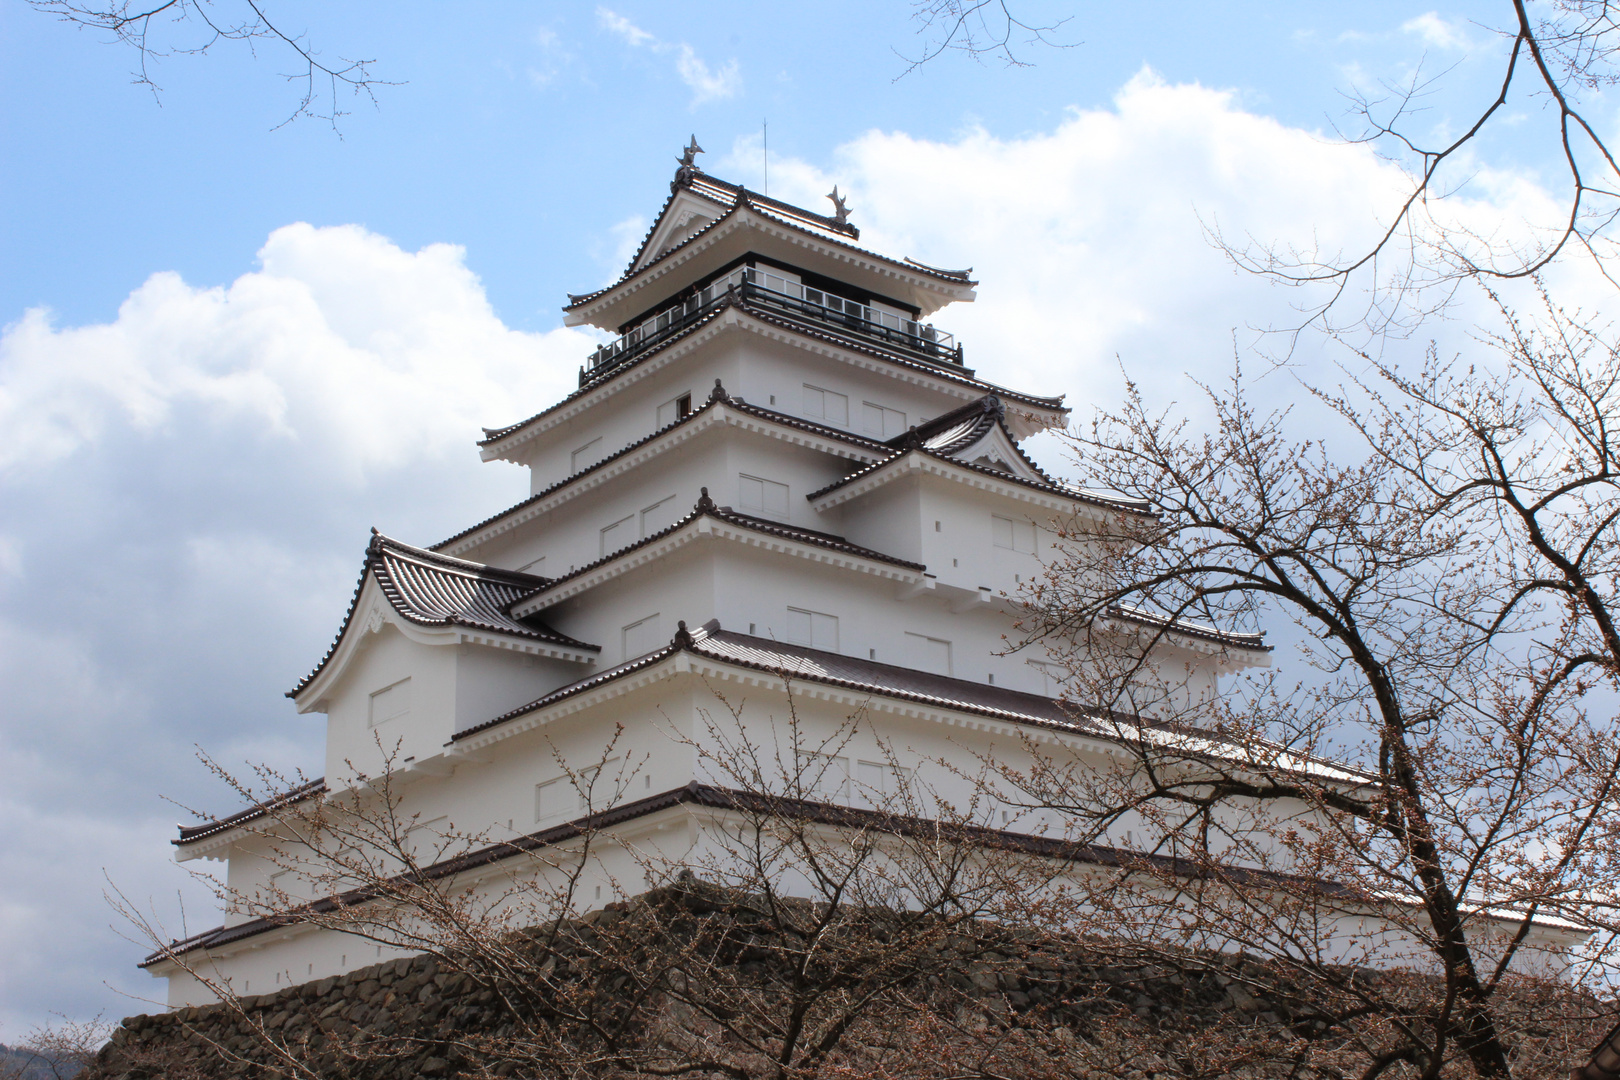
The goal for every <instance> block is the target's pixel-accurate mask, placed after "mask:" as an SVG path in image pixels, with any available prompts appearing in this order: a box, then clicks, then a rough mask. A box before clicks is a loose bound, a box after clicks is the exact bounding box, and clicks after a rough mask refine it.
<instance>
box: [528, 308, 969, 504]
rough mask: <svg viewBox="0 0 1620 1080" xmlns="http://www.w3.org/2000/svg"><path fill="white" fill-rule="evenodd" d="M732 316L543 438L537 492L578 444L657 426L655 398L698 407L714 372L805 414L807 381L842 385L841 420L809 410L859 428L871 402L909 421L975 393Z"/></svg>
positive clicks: (565, 470)
mask: <svg viewBox="0 0 1620 1080" xmlns="http://www.w3.org/2000/svg"><path fill="white" fill-rule="evenodd" d="M725 318H726V321H725V322H724V323H723V324H722V325H720V326H718V327H716V328H715V331H714V333H712V334H708V333H707V332H705V335H704V340H702V341H701V342H700V343H699V344H698V345H697V346H696V347H693V348H691V349H688V350H681V351H679V354H678V355H672V357H671V358H670V359H669V360H668V361H667V362H660V361H656V360H655V361H649V362H648V364H647V366H648V367H656V370H653V371H651V372H650V373H648V374H645V375H640V376H639V377H637V378H635V379H634V381H631V382H629V383H627V384H626V385H625V386H624V388H623V389H620V390H617V391H616V392H613V393H610V394H609V395H608V396H606V397H605V398H603V399H602V400H601V401H599V402H597V403H595V404H594V405H592V406H590V407H588V408H586V409H584V410H583V411H581V412H580V413H579V414H578V415H576V416H574V417H571V418H570V419H568V420H567V421H564V422H563V423H561V424H559V425H557V427H555V428H553V429H551V430H549V431H547V432H545V433H544V434H542V435H540V436H538V437H536V438H535V440H534V441H533V443H532V449H530V450H529V451H528V452H527V457H526V463H527V464H528V466H529V468H530V470H531V476H530V487H529V490H530V491H531V493H532V492H537V491H541V490H543V489H544V488H546V487H549V486H550V485H552V484H554V483H556V482H557V481H559V480H561V479H563V478H564V477H566V476H568V475H570V473H571V472H572V471H573V469H572V454H573V452H574V451H575V450H577V449H579V448H580V447H582V446H584V445H586V444H587V443H589V442H590V441H591V440H593V439H597V438H600V439H601V440H602V441H601V443H600V454H599V455H598V456H600V457H606V456H607V455H609V454H612V453H615V452H617V451H619V450H621V449H623V448H624V447H626V446H628V445H630V444H631V443H633V442H635V441H637V440H639V439H641V438H644V437H645V436H647V435H649V434H651V433H652V432H653V431H655V430H656V429H657V416H658V407H659V406H660V405H662V404H664V403H665V402H667V401H671V400H673V399H674V398H676V397H678V396H679V395H681V394H683V393H690V394H691V395H692V406H693V408H694V409H695V408H698V407H699V406H701V405H702V404H703V402H704V401H706V400H707V399H708V396H709V392H710V391H711V390H712V389H713V387H714V380H715V379H717V378H718V379H720V380H721V382H722V384H723V385H724V386H725V388H726V390H727V392H728V393H730V394H732V395H734V396H739V397H742V398H744V399H745V400H747V401H748V402H750V403H752V404H754V405H759V406H761V407H764V408H769V409H775V410H777V411H779V412H784V413H787V414H789V415H790V416H806V415H807V414H806V411H805V396H804V386H805V384H806V383H808V384H810V385H812V386H816V387H820V388H821V389H824V390H831V391H833V392H834V393H838V394H842V395H843V396H844V397H846V398H847V399H848V402H849V412H848V416H847V419H846V420H845V422H844V423H842V424H839V423H838V422H837V421H836V420H828V419H827V418H825V417H810V418H812V419H816V420H818V421H819V422H822V423H828V424H830V425H831V426H834V427H842V428H843V429H845V430H848V431H852V432H854V433H856V434H867V432H866V431H865V425H864V422H863V419H862V415H863V414H862V409H861V406H862V405H863V404H864V403H865V402H871V403H873V404H875V405H881V406H883V407H886V408H890V409H895V410H898V411H900V412H903V413H905V414H906V416H905V420H906V424H907V425H913V424H919V423H922V422H923V421H925V420H929V419H932V418H933V417H936V416H939V415H941V414H942V413H945V412H948V411H950V410H951V409H954V408H957V407H958V406H960V405H963V404H965V403H967V402H968V401H971V400H973V399H974V398H975V397H977V396H978V392H977V391H975V390H973V389H972V388H969V387H953V388H952V389H951V390H948V391H947V390H941V389H936V388H933V387H928V386H922V385H919V384H918V383H917V382H916V381H915V379H916V375H915V374H914V373H912V372H910V371H908V370H906V369H902V368H899V367H896V366H892V365H888V364H878V365H877V370H871V369H868V368H864V367H859V366H856V364H855V363H853V362H851V359H852V358H851V357H848V356H847V355H846V354H844V353H842V352H840V351H838V350H829V349H828V348H827V346H825V345H824V344H820V343H817V342H814V341H813V340H811V339H800V338H799V337H798V336H797V335H788V334H783V333H781V332H780V331H776V330H774V329H772V330H770V331H769V333H770V334H771V335H772V336H769V337H768V336H766V335H765V334H764V333H759V332H755V330H754V329H752V328H751V327H747V326H743V325H739V323H738V319H737V318H736V317H725ZM677 348H678V349H679V348H680V347H677ZM872 434H874V437H877V436H878V433H872Z"/></svg>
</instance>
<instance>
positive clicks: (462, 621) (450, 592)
mask: <svg viewBox="0 0 1620 1080" xmlns="http://www.w3.org/2000/svg"><path fill="white" fill-rule="evenodd" d="M368 574H369V575H373V576H375V577H376V579H377V586H378V588H380V589H381V590H382V593H383V595H384V596H385V597H387V598H388V602H389V604H390V605H392V607H393V608H394V610H395V611H396V612H398V613H399V615H400V617H401V618H403V619H406V620H408V621H410V622H413V623H415V624H417V625H418V626H445V627H448V626H464V627H466V628H468V629H470V630H484V631H488V632H491V633H497V634H506V635H509V636H511V637H520V638H528V639H530V640H534V641H545V642H550V643H552V644H556V645H564V646H569V647H572V648H576V649H586V650H589V651H591V652H599V651H600V650H601V646H598V645H591V644H589V643H587V642H583V641H576V640H574V639H573V638H571V637H569V636H567V635H566V634H559V633H558V632H557V631H555V630H553V629H551V628H550V627H549V626H546V625H545V624H544V623H540V622H535V621H519V620H517V619H514V618H512V617H511V616H510V615H508V614H507V613H506V611H507V608H509V607H510V606H511V605H512V604H513V603H515V602H516V601H518V600H521V599H522V598H523V597H525V596H530V595H532V594H534V593H536V592H539V591H540V590H541V589H543V588H545V587H546V586H548V585H549V584H550V583H551V581H550V579H549V578H543V577H536V576H534V575H533V574H522V573H518V572H516V571H512V570H500V569H497V568H496V567H493V566H485V565H484V564H482V563H475V562H468V561H467V560H465V559H456V558H452V557H451V556H449V555H440V554H439V553H437V552H434V551H428V550H426V549H425V548H419V547H412V546H411V545H409V544H403V543H400V542H399V541H398V540H394V539H391V538H389V537H387V536H384V535H383V534H382V533H379V532H377V531H376V530H375V529H373V530H372V535H371V543H370V544H369V545H367V547H366V561H365V565H364V566H363V567H362V568H361V571H360V581H359V583H358V584H357V585H355V587H354V597H353V599H351V600H350V601H349V610H348V613H347V614H346V615H344V616H343V625H342V626H341V627H339V628H338V633H337V637H336V638H334V639H333V641H332V645H331V647H330V648H328V649H327V650H326V655H324V656H322V657H321V661H320V663H318V664H316V665H315V668H314V670H313V671H311V672H310V673H309V674H308V675H306V676H304V677H303V679H301V680H299V683H298V685H297V686H295V687H293V688H292V689H291V690H289V691H287V696H288V697H296V696H297V695H298V694H300V693H301V692H303V690H304V688H305V687H307V686H308V685H309V684H310V683H311V682H313V681H314V679H315V677H316V676H317V675H319V674H320V673H321V672H322V671H323V670H325V668H326V665H327V664H329V663H331V660H332V657H333V656H334V655H336V653H337V648H338V644H339V643H340V642H341V641H342V640H343V636H344V634H346V633H348V630H349V624H350V623H351V622H352V621H353V620H354V613H355V609H356V608H357V607H358V605H359V603H360V595H361V593H362V592H363V591H364V589H365V585H366V576H367V575H368Z"/></svg>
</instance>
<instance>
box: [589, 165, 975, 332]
mask: <svg viewBox="0 0 1620 1080" xmlns="http://www.w3.org/2000/svg"><path fill="white" fill-rule="evenodd" d="M682 186H684V187H686V188H688V189H689V190H691V191H692V192H694V193H695V194H698V195H702V196H703V197H705V198H707V199H710V200H712V201H714V202H716V203H718V204H719V205H721V206H730V207H735V206H736V205H737V200H738V197H739V196H744V197H746V199H747V201H748V202H752V203H754V204H755V205H756V206H760V207H770V208H771V209H773V210H776V211H778V212H779V213H783V214H787V215H791V216H792V217H794V218H795V219H797V220H798V221H800V222H802V223H803V224H807V225H812V226H815V227H817V228H822V229H827V230H830V231H832V232H835V233H842V234H843V235H845V236H848V237H849V238H850V239H852V240H859V239H860V238H861V230H859V229H857V228H856V227H855V226H853V225H850V224H848V223H847V222H846V223H845V224H842V225H840V224H839V223H838V222H837V221H835V220H834V219H832V218H830V217H825V216H823V215H821V214H815V213H811V212H810V211H809V210H806V209H804V208H803V207H799V206H794V205H793V204H792V203H785V202H782V201H781V200H779V199H773V198H771V197H770V196H769V195H762V194H760V193H759V192H757V191H749V190H748V189H747V188H745V187H742V186H740V185H738V184H733V183H730V182H729V181H726V180H721V179H720V178H719V177H715V176H710V175H709V174H708V173H705V172H702V171H701V170H697V169H694V170H693V175H692V178H691V180H690V181H689V182H687V183H686V184H685V185H680V184H671V185H670V191H669V198H667V199H665V200H664V205H663V206H661V207H659V209H658V213H657V214H656V215H654V216H653V223H652V225H651V227H649V228H648V229H647V235H646V236H643V237H642V238H641V243H640V244H638V245H636V253H635V254H634V255H632V256H630V263H629V265H627V266H626V267H625V268H624V275H623V277H629V276H630V275H631V274H633V273H635V272H636V263H638V262H640V261H641V256H642V255H644V254H646V251H647V245H648V244H650V243H652V238H653V234H654V233H656V232H657V231H658V226H659V225H660V224H662V222H663V220H664V214H665V213H667V212H668V211H669V206H670V203H672V202H674V201H675V196H676V195H677V194H678V193H679V192H680V189H681V187H682ZM906 261H907V262H911V260H910V259H908V260H906ZM648 265H651V264H650V263H649V264H648ZM916 265H917V266H919V267H921V268H922V269H925V270H932V271H933V272H934V273H937V274H940V275H941V276H947V275H948V274H949V272H948V271H938V270H933V267H925V266H923V264H921V263H917V264H916ZM609 288H612V286H609ZM606 291H607V290H606V289H601V290H598V291H597V292H596V293H593V294H592V295H600V294H601V293H603V292H606ZM573 299H574V298H573V297H572V296H570V297H569V300H570V306H572V301H573Z"/></svg>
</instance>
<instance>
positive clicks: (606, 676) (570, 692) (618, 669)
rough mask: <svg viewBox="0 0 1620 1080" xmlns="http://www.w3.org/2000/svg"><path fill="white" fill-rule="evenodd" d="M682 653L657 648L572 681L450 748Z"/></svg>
mask: <svg viewBox="0 0 1620 1080" xmlns="http://www.w3.org/2000/svg"><path fill="white" fill-rule="evenodd" d="M679 651H680V650H679V649H678V648H677V647H676V646H674V645H665V646H664V647H663V648H662V649H656V650H654V651H653V652H650V653H646V654H645V655H642V656H638V657H636V658H635V659H634V660H626V661H625V662H624V663H622V664H616V665H614V666H613V667H610V668H608V669H607V670H606V671H598V672H597V673H596V674H594V675H588V676H586V677H585V678H583V679H580V680H579V681H578V682H571V683H569V684H568V685H567V686H559V687H558V688H557V689H555V690H553V691H551V693H549V694H546V695H544V696H542V697H539V698H536V699H535V700H533V701H531V702H529V703H528V704H527V705H519V706H518V707H517V708H515V709H511V710H508V711H507V712H504V713H502V714H501V715H499V716H497V717H495V718H494V719H493V720H486V721H484V722H483V723H482V724H477V725H475V726H473V727H470V728H464V729H462V730H461V731H458V732H456V733H455V734H454V735H452V736H450V742H449V743H448V744H447V745H452V746H453V745H455V744H456V743H457V742H460V741H461V740H462V739H465V738H467V737H469V736H471V735H477V734H478V733H479V732H481V731H488V730H489V729H490V728H495V727H500V726H501V725H502V724H504V723H506V722H507V721H508V720H516V719H517V718H518V717H520V716H524V715H527V714H528V713H532V712H534V711H535V710H537V709H544V708H546V707H547V706H548V705H554V704H556V703H557V702H559V701H563V700H566V699H568V698H571V697H576V696H578V695H579V694H583V693H586V692H587V691H590V690H594V689H596V688H597V687H598V686H604V685H606V684H607V683H610V682H613V681H614V680H616V679H621V678H623V677H624V676H626V675H630V674H633V673H635V672H637V671H640V670H642V669H643V668H649V667H652V666H653V665H654V664H657V663H658V662H659V661H661V660H666V659H668V658H669V657H670V656H672V655H673V654H675V653H676V652H679Z"/></svg>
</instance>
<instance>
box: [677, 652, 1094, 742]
mask: <svg viewBox="0 0 1620 1080" xmlns="http://www.w3.org/2000/svg"><path fill="white" fill-rule="evenodd" d="M692 651H693V652H694V653H697V654H699V655H702V656H708V657H712V658H713V659H715V660H724V661H727V662H729V663H733V664H739V665H741V666H743V667H749V668H754V669H755V670H758V671H769V672H775V673H778V674H787V675H789V676H790V677H792V678H796V679H806V680H810V681H813V682H818V683H824V684H827V685H830V686H840V687H843V688H845V689H847V690H856V691H860V692H862V693H870V694H878V695H881V696H883V697H892V698H901V699H903V700H907V701H916V702H919V703H924V704H929V705H937V706H940V707H942V708H948V709H959V710H962V711H963V712H973V713H979V714H981V715H985V716H995V717H999V718H1001V719H1004V720H1011V721H1014V722H1017V723H1026V724H1039V725H1042V726H1054V725H1055V726H1059V727H1064V728H1068V729H1070V730H1084V723H1083V721H1082V720H1081V719H1080V714H1079V713H1078V711H1077V710H1076V709H1075V708H1073V707H1072V706H1069V705H1065V704H1064V703H1063V702H1061V701H1058V700H1057V699H1055V698H1049V697H1043V696H1042V695H1040V694H1026V693H1024V692H1023V691H1021V690H1009V689H1008V688H1006V687H1003V686H992V685H990V684H988V683H980V682H973V681H971V680H968V679H958V678H954V677H952V676H949V675H935V674H933V673H932V672H928V671H918V670H916V669H915V668H908V667H900V666H898V665H896V664H884V663H879V662H878V661H876V660H864V659H862V658H860V657H857V656H844V655H842V654H840V653H834V652H827V651H825V650H822V649H812V648H810V647H809V646H805V645H789V644H786V643H784V642H780V641H772V640H770V639H769V638H761V637H754V636H751V635H748V634H738V633H733V632H732V631H729V630H720V629H718V628H716V629H713V630H706V631H704V632H702V633H699V634H694V635H692Z"/></svg>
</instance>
